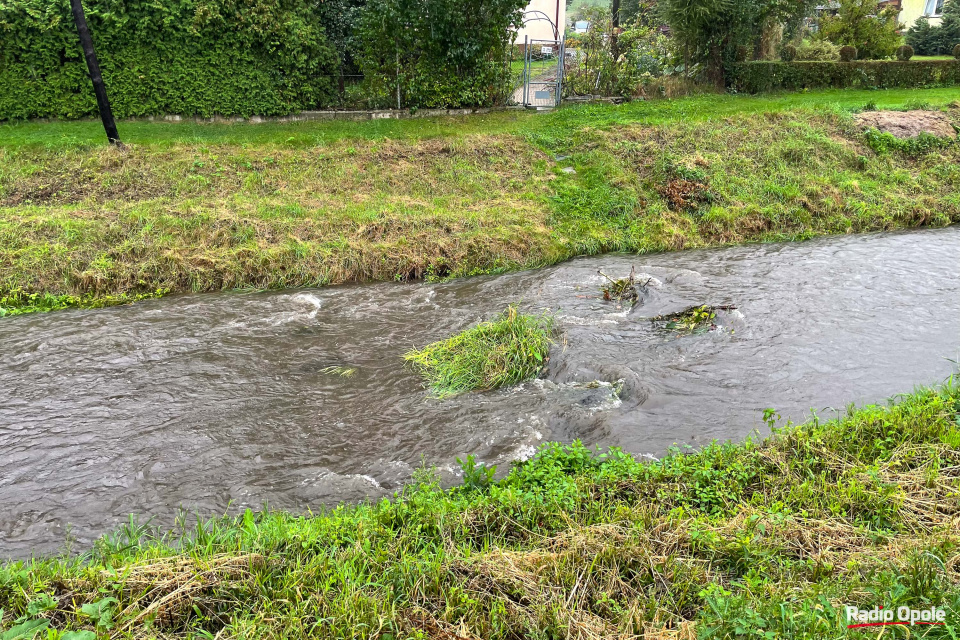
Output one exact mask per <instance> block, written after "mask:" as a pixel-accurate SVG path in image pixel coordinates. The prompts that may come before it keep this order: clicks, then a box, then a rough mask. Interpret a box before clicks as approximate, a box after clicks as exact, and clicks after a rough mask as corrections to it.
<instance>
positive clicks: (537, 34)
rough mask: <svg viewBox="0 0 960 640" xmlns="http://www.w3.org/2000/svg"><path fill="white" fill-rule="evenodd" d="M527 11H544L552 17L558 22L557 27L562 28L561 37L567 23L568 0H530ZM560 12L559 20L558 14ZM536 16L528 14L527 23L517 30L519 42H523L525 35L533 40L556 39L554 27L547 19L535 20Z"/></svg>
mask: <svg viewBox="0 0 960 640" xmlns="http://www.w3.org/2000/svg"><path fill="white" fill-rule="evenodd" d="M526 10H527V11H542V12H543V13H545V14H547V16H549V17H550V20H552V21H554V22H558V24H557V27H558V29H559V30H560V37H561V38H562V37H563V32H564V30H565V28H566V24H567V3H566V0H530V4H528V5H527V8H526ZM558 14H559V17H560V19H559V21H557V16H558ZM535 17H536V16H531V15H528V16H527V20H528V22H527V24H526V25H525V26H524V27H523V28H522V29H520V30H519V31H518V32H517V40H516V42H517V44H523V37H524V36H529V37H530V39H531V40H554V39H555V36H554V34H553V27H552V26H551V25H550V23H549V22H547V21H546V20H537V21H534V18H535Z"/></svg>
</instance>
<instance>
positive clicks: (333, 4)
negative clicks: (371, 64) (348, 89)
mask: <svg viewBox="0 0 960 640" xmlns="http://www.w3.org/2000/svg"><path fill="white" fill-rule="evenodd" d="M365 4H366V0H318V2H317V4H316V7H317V15H318V16H319V18H320V23H321V24H322V25H323V28H324V31H326V34H327V39H328V40H329V41H330V44H331V45H332V46H333V48H334V49H336V50H337V54H338V55H339V56H340V61H341V69H342V72H343V74H344V75H356V74H358V73H360V67H359V58H360V40H359V38H358V37H357V34H356V33H355V26H356V24H357V22H358V21H359V19H360V13H361V11H363V7H364V5H365Z"/></svg>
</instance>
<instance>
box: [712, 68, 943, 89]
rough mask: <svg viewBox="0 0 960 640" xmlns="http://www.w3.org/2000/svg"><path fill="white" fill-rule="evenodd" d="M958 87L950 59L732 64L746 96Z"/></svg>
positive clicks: (734, 83) (737, 84) (733, 82)
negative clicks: (828, 89)
mask: <svg viewBox="0 0 960 640" xmlns="http://www.w3.org/2000/svg"><path fill="white" fill-rule="evenodd" d="M956 85H960V63H957V62H955V61H953V60H922V61H913V60H911V61H909V62H907V61H897V60H864V61H857V62H763V61H758V62H744V63H741V64H737V65H733V68H732V70H731V86H733V87H734V88H735V89H737V90H738V91H741V92H745V93H761V92H764V91H773V90H779V89H785V90H794V91H795V90H800V89H823V88H835V89H844V88H848V87H861V88H881V89H890V88H918V87H945V86H956Z"/></svg>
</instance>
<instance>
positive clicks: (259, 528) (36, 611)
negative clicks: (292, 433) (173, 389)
mask: <svg viewBox="0 0 960 640" xmlns="http://www.w3.org/2000/svg"><path fill="white" fill-rule="evenodd" d="M768 414H769V415H773V412H772V411H771V412H768ZM771 419H772V418H771ZM464 466H465V468H466V470H467V471H468V474H467V477H465V480H466V481H465V483H464V485H462V486H460V487H456V488H453V489H450V490H443V489H441V488H440V486H439V484H438V480H437V478H436V477H435V475H434V473H433V472H430V471H428V470H421V471H420V472H418V473H417V475H416V477H415V481H414V484H413V485H412V486H410V487H408V488H407V489H405V490H404V491H403V492H402V493H401V494H399V495H397V496H396V497H395V498H394V499H392V500H382V501H380V502H377V503H374V504H361V505H357V506H350V507H339V508H337V509H334V510H332V511H329V512H324V513H322V514H318V515H308V516H297V515H292V514H289V513H282V512H264V513H253V512H250V511H247V512H245V513H244V514H242V515H240V516H238V517H236V518H225V519H216V520H211V521H208V522H204V523H201V524H199V525H197V526H196V527H186V526H185V525H184V527H183V528H182V529H179V530H178V531H177V532H175V533H170V534H166V535H162V534H160V533H159V532H156V531H151V530H150V529H149V528H148V527H143V526H136V525H135V524H131V525H129V526H127V527H125V528H124V529H123V530H121V531H120V532H119V533H117V534H115V535H112V536H107V537H105V538H103V539H102V540H100V541H99V542H97V544H96V545H95V547H94V549H93V551H92V552H90V553H89V554H86V555H83V556H80V557H70V558H58V559H46V560H35V561H31V562H26V563H21V562H14V563H8V564H6V565H4V566H2V568H0V609H2V611H3V613H2V614H0V615H2V623H0V625H2V626H0V628H2V629H8V630H9V629H11V628H12V627H14V625H33V626H34V627H49V629H50V630H55V631H52V632H51V633H50V635H48V636H46V635H45V636H43V637H45V638H60V639H61V640H63V639H64V638H71V639H74V638H81V637H82V638H88V637H90V636H89V635H87V636H79V635H67V633H64V632H66V631H69V632H73V633H76V632H79V631H87V632H88V633H89V634H90V635H92V634H94V633H97V634H100V636H101V637H107V635H108V634H109V636H110V637H112V638H146V637H169V638H173V637H193V638H209V637H236V638H250V639H253V638H257V639H260V638H277V639H279V638H306V637H323V638H353V637H375V638H393V639H401V638H485V639H490V640H498V639H502V638H518V637H525V638H583V639H588V638H601V637H603V638H612V637H617V638H619V637H623V638H626V637H635V636H639V635H641V634H645V635H644V637H655V638H676V639H681V638H684V639H685V638H694V637H698V636H699V637H704V638H733V637H745V638H758V639H759V638H786V637H789V638H794V639H804V638H809V639H817V640H821V639H831V638H837V639H840V638H844V639H845V638H850V637H860V636H857V635H856V634H858V633H864V632H861V631H851V630H848V629H847V628H846V625H847V624H848V623H847V621H846V619H845V612H844V606H845V605H852V606H857V607H859V608H861V609H871V608H873V607H881V606H882V607H884V608H896V607H900V606H912V607H915V608H918V609H922V608H929V607H931V606H936V607H941V608H944V609H945V610H946V621H947V624H946V625H945V626H927V627H913V628H911V629H910V630H909V631H910V632H911V633H910V637H927V638H951V637H956V634H957V632H958V625H960V573H958V562H960V534H958V530H957V528H956V526H955V523H956V519H957V518H958V517H960V499H958V488H960V487H958V483H960V389H958V388H957V386H955V385H954V384H953V383H948V384H946V385H945V386H943V387H941V388H938V389H923V390H918V391H916V392H915V393H913V394H910V395H906V396H903V397H901V398H900V399H899V401H898V402H897V403H896V404H892V405H890V406H868V407H863V408H860V409H855V410H854V409H851V410H850V411H849V412H848V413H847V414H846V415H844V416H841V417H838V418H836V419H833V420H829V421H825V420H820V419H817V418H814V419H812V420H810V421H809V422H807V423H806V424H803V425H800V426H790V425H787V426H785V427H783V428H780V429H778V430H776V431H775V432H774V434H773V435H772V436H771V437H770V438H768V439H767V440H765V441H762V442H760V441H748V442H746V443H743V444H713V445H711V446H708V447H706V448H705V449H703V450H702V451H699V452H696V453H691V454H685V453H681V452H679V451H674V452H673V453H671V454H670V455H669V456H667V457H666V458H664V459H663V460H660V461H652V462H651V461H638V460H637V459H635V458H633V457H631V456H629V455H627V454H625V453H623V452H621V451H619V450H616V449H612V450H609V451H604V452H600V451H592V450H590V449H588V448H586V447H584V446H583V445H581V444H579V443H576V442H575V443H573V444H571V445H560V444H548V445H545V446H543V447H542V448H541V449H540V450H539V452H538V453H537V455H536V456H535V457H534V458H533V459H531V460H530V461H528V462H524V463H518V464H516V465H515V466H514V467H513V468H512V469H511V470H510V472H509V473H508V474H507V475H506V477H504V478H503V479H501V480H494V479H492V477H491V475H492V474H491V473H490V470H489V469H487V468H485V467H483V466H482V465H479V464H478V463H476V461H475V460H472V459H468V460H467V462H466V463H464ZM21 628H23V627H21ZM6 633H7V634H9V633H10V631H7V632H6ZM4 637H7V636H6V635H4ZM863 637H874V636H866V635H864V636H863ZM896 637H899V636H896Z"/></svg>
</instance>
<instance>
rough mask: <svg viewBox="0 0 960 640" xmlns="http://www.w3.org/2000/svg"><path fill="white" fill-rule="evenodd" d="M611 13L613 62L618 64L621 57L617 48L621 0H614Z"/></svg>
mask: <svg viewBox="0 0 960 640" xmlns="http://www.w3.org/2000/svg"><path fill="white" fill-rule="evenodd" d="M610 14H611V27H610V55H612V56H613V62H614V64H616V62H617V58H618V57H620V52H619V51H618V50H617V35H618V34H619V32H620V0H612V2H611V4H610Z"/></svg>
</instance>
